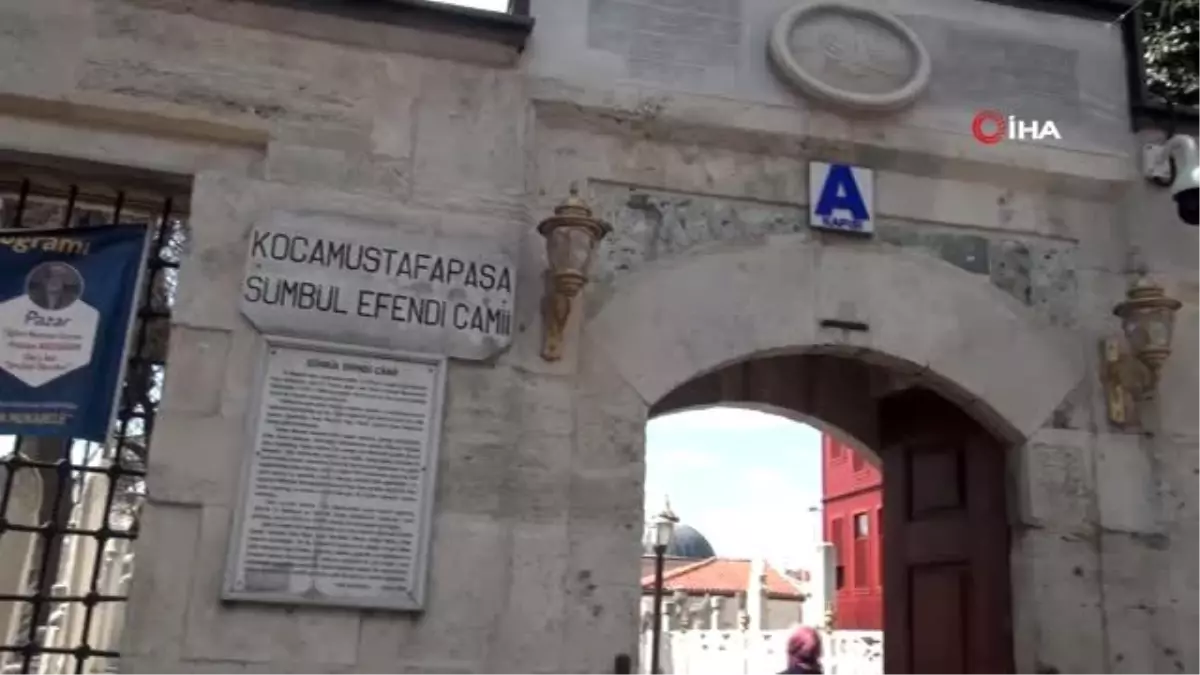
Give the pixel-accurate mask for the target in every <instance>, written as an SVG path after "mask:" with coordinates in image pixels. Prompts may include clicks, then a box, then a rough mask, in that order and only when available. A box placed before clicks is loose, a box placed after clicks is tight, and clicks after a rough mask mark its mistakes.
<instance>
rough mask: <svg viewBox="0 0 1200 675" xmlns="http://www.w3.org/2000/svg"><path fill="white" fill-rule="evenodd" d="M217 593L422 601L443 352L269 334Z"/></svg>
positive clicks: (291, 599) (397, 603)
mask: <svg viewBox="0 0 1200 675" xmlns="http://www.w3.org/2000/svg"><path fill="white" fill-rule="evenodd" d="M260 368H261V373H260V375H259V383H260V385H259V400H258V401H257V404H256V408H257V410H256V415H255V419H254V420H253V425H254V433H253V445H252V447H251V455H250V457H249V458H248V461H247V465H246V472H245V476H244V478H243V485H242V496H241V502H240V505H239V506H240V508H239V509H238V513H237V516H236V519H235V522H234V530H233V542H232V545H231V546H230V552H229V563H228V565H227V567H226V573H225V582H224V588H223V595H222V597H223V598H224V599H226V600H245V601H254V602H278V603H288V604H319V605H331V606H347V607H363V608H374V609H389V610H399V611H419V610H421V609H422V607H423V604H424V595H425V578H426V572H427V570H426V560H427V558H428V552H429V551H428V549H429V528H430V526H431V514H432V507H433V489H434V473H435V467H436V465H437V450H438V441H439V438H440V421H441V407H442V400H443V397H444V391H445V389H444V385H445V359H444V357H440V356H427V355H412V354H403V355H401V354H396V353H392V352H381V351H375V350H365V349H356V348H352V347H345V346H342V345H337V346H333V345H325V344H319V343H311V342H300V341H296V340H281V339H279V338H267V354H266V358H265V359H263V361H262V362H261V366H260Z"/></svg>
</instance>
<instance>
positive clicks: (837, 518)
mask: <svg viewBox="0 0 1200 675" xmlns="http://www.w3.org/2000/svg"><path fill="white" fill-rule="evenodd" d="M821 468H822V479H821V483H822V485H821V487H822V499H821V501H822V505H823V506H824V529H825V541H827V542H829V543H831V544H833V546H834V549H835V551H836V553H837V570H836V585H837V611H836V613H835V614H834V627H835V628H842V629H850V630H883V565H882V556H881V552H882V549H883V538H882V536H881V535H882V532H881V530H882V524H883V476H882V475H880V473H879V470H878V469H876V468H875V467H874V466H872V465H871V464H870V463H868V462H867V461H866V459H864V458H863V457H862V456H861V455H859V454H858V453H856V452H855V451H854V450H852V449H851V448H850V447H849V446H847V445H845V444H843V443H839V442H838V441H836V440H834V439H833V438H831V437H829V436H828V435H822V437H821Z"/></svg>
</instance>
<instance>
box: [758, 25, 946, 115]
mask: <svg viewBox="0 0 1200 675" xmlns="http://www.w3.org/2000/svg"><path fill="white" fill-rule="evenodd" d="M768 51H769V54H770V57H771V60H772V61H773V62H774V63H775V66H776V67H777V68H778V69H779V72H780V75H782V76H783V77H784V78H785V79H786V80H787V81H788V82H790V83H791V84H793V85H795V86H796V87H798V88H799V89H800V90H801V91H802V92H804V93H805V94H807V95H809V96H812V97H813V98H816V99H819V100H822V101H825V102H827V103H832V104H834V105H839V106H842V107H846V108H851V109H858V110H868V111H884V110H895V109H898V108H901V107H904V106H906V105H908V104H909V103H911V102H912V101H913V100H914V99H916V97H917V96H918V95H920V93H921V92H922V91H923V90H924V89H925V87H926V85H927V84H928V83H929V73H930V59H929V54H928V52H927V51H926V50H925V47H924V45H922V44H921V42H920V40H919V39H918V38H917V35H916V34H915V33H913V31H912V30H911V29H909V27H908V26H906V25H904V24H903V23H901V22H900V20H899V19H897V18H896V17H894V16H892V15H891V14H888V13H885V12H881V11H878V10H874V9H867V8H865V7H857V6H854V5H851V4H846V3H842V2H836V1H829V2H815V3H805V4H802V5H797V6H796V7H793V8H792V9H790V10H788V11H786V12H784V14H783V16H781V17H780V18H779V21H778V22H777V23H776V24H775V28H774V30H773V31H772V33H771V40H770V44H769V46H768Z"/></svg>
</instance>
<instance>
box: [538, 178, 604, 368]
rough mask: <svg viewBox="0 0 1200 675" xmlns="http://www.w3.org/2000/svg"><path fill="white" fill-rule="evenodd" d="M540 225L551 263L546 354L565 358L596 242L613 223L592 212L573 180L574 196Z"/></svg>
mask: <svg viewBox="0 0 1200 675" xmlns="http://www.w3.org/2000/svg"><path fill="white" fill-rule="evenodd" d="M537 229H538V233H539V234H541V235H542V236H543V237H545V238H546V260H547V262H548V263H549V267H548V269H547V270H546V274H545V278H544V283H545V291H544V294H543V295H542V358H543V359H545V360H547V361H557V360H559V359H561V358H562V346H563V333H564V332H565V331H566V327H567V319H568V318H570V316H571V306H572V304H573V303H574V301H575V296H577V295H579V291H580V290H582V289H583V287H584V286H585V285H587V282H588V277H587V272H588V268H589V267H590V266H591V263H592V255H593V254H594V253H595V252H596V244H598V243H599V242H600V240H601V239H603V238H604V237H605V236H606V235H608V233H609V232H612V226H611V225H609V224H608V223H606V222H604V221H602V220H600V219H598V218H595V217H593V216H592V209H591V208H589V207H588V205H587V204H586V203H585V202H584V201H583V200H582V199H580V198H579V188H578V186H576V185H575V184H574V183H572V184H571V194H570V196H568V197H567V199H566V201H564V202H563V203H562V204H560V205H558V206H557V207H556V208H555V209H554V215H553V216H550V217H549V218H547V219H545V220H543V221H542V222H541V223H539V224H538V228H537Z"/></svg>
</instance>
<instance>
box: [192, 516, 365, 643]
mask: <svg viewBox="0 0 1200 675" xmlns="http://www.w3.org/2000/svg"><path fill="white" fill-rule="evenodd" d="M201 513H202V515H201V519H200V536H199V539H198V543H197V545H196V549H195V558H194V561H193V565H194V566H193V567H192V574H191V575H190V578H189V581H188V589H189V590H188V607H187V618H186V623H185V625H186V629H185V631H184V637H183V645H182V652H181V656H182V658H184V659H189V660H204V659H212V660H231V661H244V662H247V663H271V662H280V663H284V662H297V661H299V662H307V663H323V664H329V665H340V666H348V665H353V664H354V663H356V661H357V659H358V632H359V622H360V615H359V614H358V613H355V612H331V611H329V610H325V609H319V608H296V609H292V608H286V609H285V608H277V607H263V606H255V605H235V606H228V605H224V604H222V603H221V601H220V589H221V583H222V576H223V572H224V567H225V552H226V550H227V548H226V547H227V545H228V541H229V532H230V528H231V526H232V516H233V511H232V509H229V508H227V507H222V506H206V507H204V508H203V509H202V511H201Z"/></svg>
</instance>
